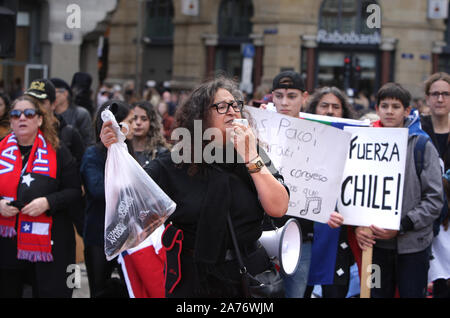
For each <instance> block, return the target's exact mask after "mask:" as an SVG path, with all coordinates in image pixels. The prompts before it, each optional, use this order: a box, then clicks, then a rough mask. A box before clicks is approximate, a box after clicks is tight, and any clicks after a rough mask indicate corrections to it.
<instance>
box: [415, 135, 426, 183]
mask: <svg viewBox="0 0 450 318" xmlns="http://www.w3.org/2000/svg"><path fill="white" fill-rule="evenodd" d="M428 140H430V138H429V137H427V136H424V135H417V142H416V145H415V146H414V164H415V166H416V173H417V177H418V178H419V179H420V174H421V173H422V170H423V162H424V157H425V145H426V143H427V142H428Z"/></svg>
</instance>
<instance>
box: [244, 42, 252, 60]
mask: <svg viewBox="0 0 450 318" xmlns="http://www.w3.org/2000/svg"><path fill="white" fill-rule="evenodd" d="M242 55H243V56H244V57H250V58H252V57H253V56H255V46H254V45H253V44H245V45H244V49H243V50H242Z"/></svg>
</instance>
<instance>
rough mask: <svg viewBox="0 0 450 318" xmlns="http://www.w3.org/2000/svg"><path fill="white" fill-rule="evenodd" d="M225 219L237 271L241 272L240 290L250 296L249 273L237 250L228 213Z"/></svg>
mask: <svg viewBox="0 0 450 318" xmlns="http://www.w3.org/2000/svg"><path fill="white" fill-rule="evenodd" d="M227 221H228V227H229V229H230V234H231V240H232V241H233V245H234V249H235V252H236V256H237V259H238V262H239V266H240V268H239V273H241V277H242V280H241V283H242V291H243V292H244V296H245V297H246V298H250V292H249V290H248V289H249V281H248V279H249V275H250V274H249V273H248V272H247V267H245V265H244V261H243V260H242V256H241V251H240V250H239V245H238V242H237V239H236V234H235V233H234V228H233V223H232V222H231V217H230V214H229V213H228V215H227Z"/></svg>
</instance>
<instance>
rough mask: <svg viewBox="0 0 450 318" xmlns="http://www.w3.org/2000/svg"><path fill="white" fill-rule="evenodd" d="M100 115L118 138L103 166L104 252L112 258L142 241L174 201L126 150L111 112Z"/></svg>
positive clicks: (163, 216)
mask: <svg viewBox="0 0 450 318" xmlns="http://www.w3.org/2000/svg"><path fill="white" fill-rule="evenodd" d="M101 116H102V120H103V121H104V122H106V121H108V120H111V121H112V126H113V129H114V130H115V132H116V134H117V137H118V139H119V141H118V142H117V143H114V144H112V145H111V146H110V147H109V149H108V154H107V158H106V165H105V199H106V211H105V254H106V258H107V259H108V260H111V259H113V258H114V257H116V256H117V255H118V254H119V253H121V252H122V251H124V250H127V249H129V248H133V247H135V246H137V245H138V244H139V243H141V242H142V241H144V240H145V239H146V238H147V237H148V236H149V235H150V234H151V233H152V232H153V231H154V230H155V229H157V228H158V227H159V226H160V225H161V224H163V223H164V222H165V220H166V219H167V218H168V217H169V215H170V214H172V213H173V211H175V208H176V204H175V202H173V201H172V200H171V199H170V198H169V197H168V196H167V195H166V194H165V193H164V191H162V190H161V188H160V187H159V186H158V185H157V184H156V183H155V182H154V181H153V180H152V179H151V178H150V176H149V175H148V174H147V173H146V172H145V170H144V169H142V167H141V166H140V165H139V163H138V162H137V161H136V160H135V159H134V158H133V157H132V156H131V155H130V154H129V153H128V149H127V145H126V144H125V139H126V138H125V135H124V134H123V133H122V132H121V131H120V127H119V125H118V124H117V121H116V119H115V117H114V115H113V113H112V112H111V111H110V110H109V109H106V110H104V111H103V112H102V114H101Z"/></svg>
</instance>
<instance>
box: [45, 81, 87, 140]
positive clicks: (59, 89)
mask: <svg viewBox="0 0 450 318" xmlns="http://www.w3.org/2000/svg"><path fill="white" fill-rule="evenodd" d="M50 81H51V82H52V83H53V85H54V86H55V88H56V96H55V97H56V99H55V112H56V113H57V114H60V115H61V116H62V117H63V118H64V120H65V121H66V122H67V123H68V124H70V125H72V126H73V127H75V128H76V129H78V131H79V132H80V135H81V137H82V139H83V143H84V146H85V148H87V147H88V146H91V145H93V144H94V143H95V136H94V127H93V125H92V118H91V115H90V114H89V112H88V111H87V110H86V108H83V107H81V106H76V105H74V104H73V103H72V90H71V88H70V86H69V84H67V83H66V82H65V81H64V80H62V79H60V78H51V79H50Z"/></svg>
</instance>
